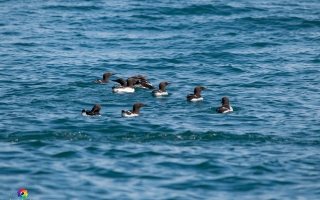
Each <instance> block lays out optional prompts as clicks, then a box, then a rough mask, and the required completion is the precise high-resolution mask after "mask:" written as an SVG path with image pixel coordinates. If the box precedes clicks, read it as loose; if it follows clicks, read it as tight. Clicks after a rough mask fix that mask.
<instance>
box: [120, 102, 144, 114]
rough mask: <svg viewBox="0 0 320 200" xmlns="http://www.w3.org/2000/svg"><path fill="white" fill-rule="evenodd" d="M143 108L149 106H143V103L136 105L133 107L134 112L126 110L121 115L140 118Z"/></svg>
mask: <svg viewBox="0 0 320 200" xmlns="http://www.w3.org/2000/svg"><path fill="white" fill-rule="evenodd" d="M143 106H147V104H143V103H140V102H138V103H135V104H134V105H133V110H132V111H131V110H128V111H125V110H122V111H121V115H122V117H136V116H139V115H140V108H141V107H143Z"/></svg>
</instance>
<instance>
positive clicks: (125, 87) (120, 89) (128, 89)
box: [112, 78, 134, 93]
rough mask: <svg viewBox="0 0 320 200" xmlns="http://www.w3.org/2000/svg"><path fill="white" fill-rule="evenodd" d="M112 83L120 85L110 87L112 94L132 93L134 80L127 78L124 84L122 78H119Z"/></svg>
mask: <svg viewBox="0 0 320 200" xmlns="http://www.w3.org/2000/svg"><path fill="white" fill-rule="evenodd" d="M112 81H114V82H117V83H120V85H119V86H113V87H112V90H113V92H116V93H133V92H134V87H133V82H134V80H133V79H132V78H128V80H127V82H125V81H124V79H123V78H119V79H116V80H112Z"/></svg>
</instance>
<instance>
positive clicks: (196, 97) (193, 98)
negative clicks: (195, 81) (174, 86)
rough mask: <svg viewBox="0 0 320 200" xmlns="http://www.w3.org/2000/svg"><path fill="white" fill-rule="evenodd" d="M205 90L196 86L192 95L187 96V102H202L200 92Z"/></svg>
mask: <svg viewBox="0 0 320 200" xmlns="http://www.w3.org/2000/svg"><path fill="white" fill-rule="evenodd" d="M204 89H206V87H203V86H197V87H195V88H194V92H193V93H194V94H188V96H187V100H188V101H201V100H203V98H202V96H201V91H202V90H204Z"/></svg>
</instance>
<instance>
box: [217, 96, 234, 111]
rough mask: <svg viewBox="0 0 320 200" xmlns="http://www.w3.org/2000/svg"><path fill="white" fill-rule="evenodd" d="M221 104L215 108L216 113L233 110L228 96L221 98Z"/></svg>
mask: <svg viewBox="0 0 320 200" xmlns="http://www.w3.org/2000/svg"><path fill="white" fill-rule="evenodd" d="M221 104H222V106H220V107H218V108H217V109H216V111H217V112H218V113H228V112H231V111H233V108H232V107H231V106H230V103H229V99H228V97H223V98H222V100H221Z"/></svg>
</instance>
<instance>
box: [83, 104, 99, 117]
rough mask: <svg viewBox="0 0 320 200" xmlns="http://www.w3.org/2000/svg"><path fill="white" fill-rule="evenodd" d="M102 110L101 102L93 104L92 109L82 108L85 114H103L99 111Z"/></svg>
mask: <svg viewBox="0 0 320 200" xmlns="http://www.w3.org/2000/svg"><path fill="white" fill-rule="evenodd" d="M100 110H101V105H100V104H96V105H94V106H93V108H92V109H91V110H84V109H83V110H82V115H83V116H94V115H95V116H101V115H100V113H99V111H100Z"/></svg>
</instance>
